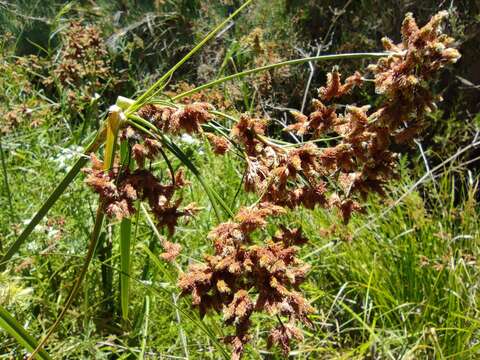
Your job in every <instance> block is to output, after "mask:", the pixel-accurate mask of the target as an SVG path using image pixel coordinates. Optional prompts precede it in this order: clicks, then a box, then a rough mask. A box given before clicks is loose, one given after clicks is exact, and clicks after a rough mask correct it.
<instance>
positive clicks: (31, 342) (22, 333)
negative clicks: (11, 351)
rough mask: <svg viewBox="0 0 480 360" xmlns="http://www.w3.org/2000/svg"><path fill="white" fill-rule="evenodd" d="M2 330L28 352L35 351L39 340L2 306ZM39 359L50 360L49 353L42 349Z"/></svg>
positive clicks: (0, 325) (0, 324)
mask: <svg viewBox="0 0 480 360" xmlns="http://www.w3.org/2000/svg"><path fill="white" fill-rule="evenodd" d="M0 328H2V329H3V330H5V331H6V332H7V333H8V334H10V335H11V336H12V337H14V338H15V340H17V341H18V342H19V343H20V345H22V346H23V347H25V348H26V349H27V350H28V351H33V350H34V349H35V348H36V346H37V340H35V338H34V337H33V336H31V335H30V334H29V333H28V332H27V331H26V330H25V329H24V328H23V326H22V325H20V324H19V323H18V321H17V320H15V318H14V317H13V316H12V315H10V313H9V312H8V311H7V310H5V309H4V308H3V307H2V306H1V305H0ZM38 358H40V359H42V360H50V359H51V357H50V356H48V354H47V352H46V351H45V350H43V349H42V351H40V352H39V353H38Z"/></svg>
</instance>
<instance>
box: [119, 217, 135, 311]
mask: <svg viewBox="0 0 480 360" xmlns="http://www.w3.org/2000/svg"><path fill="white" fill-rule="evenodd" d="M131 235H132V221H131V220H130V219H127V218H124V219H122V222H121V223H120V269H121V270H122V271H121V273H120V306H121V309H122V318H123V319H124V320H127V319H128V303H129V297H130V240H131Z"/></svg>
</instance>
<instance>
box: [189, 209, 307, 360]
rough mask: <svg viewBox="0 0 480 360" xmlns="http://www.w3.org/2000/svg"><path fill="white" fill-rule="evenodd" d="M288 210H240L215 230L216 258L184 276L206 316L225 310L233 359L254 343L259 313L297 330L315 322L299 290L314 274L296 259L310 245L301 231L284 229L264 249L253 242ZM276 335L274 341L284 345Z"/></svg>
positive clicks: (211, 236) (194, 268)
mask: <svg viewBox="0 0 480 360" xmlns="http://www.w3.org/2000/svg"><path fill="white" fill-rule="evenodd" d="M284 212H285V210H284V209H283V208H282V207H280V206H277V205H274V204H270V203H260V204H258V205H257V206H253V207H249V208H242V209H240V211H239V212H238V214H237V215H236V216H235V218H234V219H233V221H230V222H226V223H222V224H220V225H219V226H217V227H216V228H215V229H213V230H212V231H211V232H210V234H209V238H210V239H211V240H212V241H213V243H214V248H215V251H214V254H213V255H207V256H205V263H204V264H194V265H191V266H190V267H189V269H188V271H187V272H186V273H184V274H182V275H181V276H180V279H179V286H180V288H181V290H182V294H184V295H185V294H190V295H192V303H193V305H194V306H195V307H197V308H198V309H199V311H200V314H201V315H202V316H203V315H205V314H206V312H207V311H209V310H214V311H217V312H221V313H223V316H224V320H225V322H226V324H228V325H233V326H235V335H234V336H228V337H226V338H225V341H226V342H227V343H229V344H231V345H232V347H233V355H232V358H233V359H238V358H239V357H240V355H241V353H242V351H243V348H244V345H245V344H246V343H247V342H248V341H249V339H250V337H249V335H248V330H249V327H250V317H251V315H252V313H254V312H266V313H267V314H270V315H279V316H284V317H287V318H288V319H289V322H290V325H289V326H290V327H292V328H293V326H294V325H293V324H294V322H295V321H296V320H298V321H301V322H303V323H306V324H309V320H308V318H307V316H308V315H309V314H310V313H312V312H313V308H312V307H311V306H310V305H309V303H308V302H307V301H306V300H305V299H304V297H303V296H302V295H301V294H300V292H299V286H300V284H301V283H302V282H303V281H304V279H305V276H306V274H307V272H308V266H307V265H306V264H304V263H302V261H301V260H299V259H298V258H297V257H296V254H297V251H298V249H297V247H296V246H297V245H301V244H303V243H305V242H306V239H305V238H304V237H303V236H302V234H301V231H300V230H299V229H293V230H290V229H287V228H286V227H282V230H281V231H280V232H278V233H277V235H276V236H275V237H273V238H272V239H270V240H268V241H266V242H265V244H264V245H255V244H253V240H252V238H251V234H252V233H253V232H254V231H255V230H258V229H265V227H266V225H267V217H271V216H278V215H280V214H282V213H284ZM292 331H293V330H292ZM273 334H274V336H273V337H272V340H273V341H274V342H278V341H280V338H278V337H277V336H276V335H275V331H274V332H273ZM281 341H282V343H283V345H282V346H283V347H286V346H288V345H287V343H288V341H287V340H285V339H282V340H281Z"/></svg>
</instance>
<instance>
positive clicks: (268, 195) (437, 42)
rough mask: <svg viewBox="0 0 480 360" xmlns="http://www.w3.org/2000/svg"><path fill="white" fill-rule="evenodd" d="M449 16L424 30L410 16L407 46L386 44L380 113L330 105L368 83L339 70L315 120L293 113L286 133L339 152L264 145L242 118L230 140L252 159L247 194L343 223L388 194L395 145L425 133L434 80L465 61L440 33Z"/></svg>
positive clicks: (379, 76) (379, 70)
mask: <svg viewBox="0 0 480 360" xmlns="http://www.w3.org/2000/svg"><path fill="white" fill-rule="evenodd" d="M445 15H446V13H443V12H442V13H439V14H437V15H435V16H434V17H433V18H432V19H431V20H430V22H429V23H428V24H426V25H425V26H424V27H422V28H418V26H417V25H416V23H415V21H414V20H413V18H412V16H411V15H410V14H409V15H407V17H406V19H405V21H404V24H403V26H402V38H403V42H402V44H399V45H393V43H392V42H391V41H390V40H388V39H386V40H384V44H385V47H386V49H387V50H388V51H391V52H392V54H391V55H389V56H388V57H385V58H382V59H380V60H379V61H378V63H377V64H376V65H371V66H370V67H369V69H370V70H371V71H372V72H373V74H374V75H375V85H376V92H377V93H379V94H382V95H383V96H384V98H383V103H382V105H381V106H380V107H379V108H378V109H377V110H376V111H374V112H370V107H369V106H362V107H357V106H346V108H345V112H344V113H343V114H340V113H338V112H337V109H338V107H339V106H338V105H337V104H335V103H332V104H327V103H328V102H331V101H332V100H336V99H338V98H340V97H341V96H343V95H345V94H346V93H348V92H350V91H351V90H352V89H353V88H354V87H355V86H360V85H362V82H363V79H362V76H361V75H360V73H358V72H356V73H355V74H354V75H352V76H350V77H348V78H347V79H346V80H345V82H344V83H342V80H341V75H340V73H339V72H338V69H337V68H334V70H333V71H332V73H330V74H329V75H328V78H327V84H326V86H325V87H322V88H320V89H319V95H320V100H314V102H313V107H314V111H313V112H312V113H311V114H310V115H309V116H305V115H303V114H301V113H299V112H294V113H293V116H294V118H295V119H296V123H294V124H292V125H290V126H288V127H287V128H286V130H287V131H290V132H294V133H296V134H297V135H301V136H303V135H306V136H309V138H310V140H317V139H318V138H319V137H321V136H324V137H327V136H330V137H334V138H337V139H338V138H340V139H341V140H339V141H337V142H336V144H335V145H334V146H331V147H326V148H323V149H321V148H319V147H317V146H316V145H313V144H312V142H310V143H309V144H306V145H303V146H301V147H299V148H296V149H286V148H284V147H279V146H276V145H275V144H274V143H271V142H268V141H266V140H265V138H264V136H263V135H264V134H265V127H266V125H265V123H264V122H262V121H256V120H254V119H249V120H246V119H241V121H240V122H239V124H237V125H236V127H235V128H234V129H233V130H232V135H233V136H234V137H235V138H236V139H237V140H238V141H239V142H241V143H242V144H243V145H244V147H245V149H246V152H247V154H248V156H249V159H248V161H247V171H246V176H245V179H246V181H245V185H246V189H247V190H250V191H252V190H253V191H257V192H258V193H260V194H261V195H262V199H263V200H265V201H269V202H272V203H275V204H278V205H282V206H287V207H295V206H298V205H303V206H305V207H307V208H313V207H315V206H316V205H320V206H323V207H332V206H334V207H337V208H339V209H340V211H341V213H342V215H343V218H344V220H345V221H348V220H349V218H350V216H351V213H352V212H353V211H356V210H360V209H361V207H360V205H359V203H358V202H357V201H356V200H355V196H354V195H355V194H357V195H360V196H361V197H365V196H367V194H369V193H371V192H377V193H380V194H382V193H383V186H384V184H385V183H386V182H387V181H388V180H389V179H391V178H392V177H394V176H395V165H396V154H395V153H394V152H393V151H392V150H391V143H392V141H395V142H397V143H400V142H406V141H410V140H412V139H414V138H415V137H416V136H418V135H419V133H420V131H421V130H422V129H423V127H424V119H425V114H426V113H427V112H428V111H430V109H432V108H434V106H435V104H434V101H435V100H436V99H435V97H434V96H433V95H432V93H431V91H430V89H429V88H428V80H431V79H432V77H433V76H434V74H435V72H437V71H438V70H439V69H441V68H442V67H443V66H444V65H446V64H450V63H453V62H455V61H456V60H457V59H458V58H459V56H460V55H459V53H458V51H457V50H455V49H454V48H452V47H450V45H451V44H452V42H453V40H452V39H451V38H448V37H447V36H445V35H443V34H441V32H440V24H441V20H442V19H443V18H444V17H445ZM369 113H370V114H369ZM327 184H328V185H329V187H328V188H327Z"/></svg>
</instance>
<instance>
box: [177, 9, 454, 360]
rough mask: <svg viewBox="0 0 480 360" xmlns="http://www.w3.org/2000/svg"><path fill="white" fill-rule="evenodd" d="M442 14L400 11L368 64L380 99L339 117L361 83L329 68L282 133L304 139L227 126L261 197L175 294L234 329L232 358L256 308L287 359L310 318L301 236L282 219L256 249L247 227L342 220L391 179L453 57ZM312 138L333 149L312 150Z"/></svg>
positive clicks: (246, 122) (222, 229)
mask: <svg viewBox="0 0 480 360" xmlns="http://www.w3.org/2000/svg"><path fill="white" fill-rule="evenodd" d="M445 15H446V14H445V13H443V12H442V13H439V14H437V15H435V16H434V17H433V18H432V19H431V21H430V22H429V23H428V24H427V25H425V26H424V27H422V28H418V26H417V25H416V23H415V21H414V20H413V17H412V16H411V15H410V14H408V15H407V17H406V19H405V21H404V24H403V26H402V39H403V41H402V44H399V45H394V44H393V43H392V42H391V41H390V40H388V39H385V40H384V45H385V49H386V50H387V51H389V52H390V54H389V55H388V56H386V57H385V58H382V59H380V60H379V61H378V62H377V64H375V65H371V66H370V67H369V70H370V71H371V72H372V73H373V74H374V77H375V78H374V81H375V89H376V92H377V93H378V94H381V95H382V96H383V101H382V103H381V105H380V106H379V107H378V108H377V109H376V110H374V111H372V110H371V109H370V106H352V105H348V106H346V107H345V111H344V112H343V113H339V112H338V109H339V108H341V107H340V106H339V105H338V104H335V103H331V102H332V101H333V100H335V101H336V100H338V99H339V98H341V97H342V96H344V95H345V94H347V93H349V92H351V91H352V90H353V88H354V87H356V86H361V85H363V82H364V81H365V79H364V78H363V77H362V75H361V74H360V73H359V72H356V73H355V74H354V75H352V76H350V77H347V78H346V80H345V81H344V82H342V80H341V75H340V73H339V71H338V69H337V68H334V69H333V71H332V72H331V73H330V74H329V75H328V77H327V84H326V86H325V87H322V88H320V89H319V97H320V99H319V100H314V101H313V108H314V111H313V112H312V113H311V114H310V115H309V116H306V115H304V114H302V113H300V112H293V113H292V115H293V117H294V118H295V120H296V122H295V123H294V124H292V125H290V126H288V127H287V128H286V129H285V130H286V131H289V132H292V133H295V134H296V135H299V136H306V137H308V139H309V141H307V142H306V143H305V144H303V145H300V146H293V147H289V146H279V145H277V144H278V143H276V142H275V141H272V140H271V139H269V138H267V137H266V133H267V122H266V121H265V120H262V119H255V118H252V117H249V116H248V115H242V116H241V118H240V119H239V121H238V122H237V123H236V124H235V126H234V127H233V128H232V131H231V137H232V139H233V140H234V141H236V142H237V143H239V144H240V145H241V146H242V147H243V149H244V152H245V157H246V170H245V175H244V182H245V189H246V190H247V191H254V192H257V193H258V194H259V195H260V201H261V202H260V204H259V205H257V206H253V207H250V208H242V209H240V210H239V212H238V213H237V215H236V216H235V217H234V219H233V221H229V222H226V223H223V224H220V225H219V226H217V227H216V228H215V229H213V230H212V231H211V233H210V235H209V237H210V239H211V240H212V241H213V245H214V254H213V255H207V256H205V262H204V263H203V264H195V265H191V266H190V267H189V269H188V271H187V272H186V273H184V274H182V275H181V277H180V280H179V286H180V288H181V289H182V294H184V295H185V294H190V295H191V296H192V303H193V305H194V306H195V307H197V308H198V309H199V311H200V314H201V315H202V316H203V315H204V314H205V313H206V312H207V311H209V310H214V311H217V312H223V314H224V320H225V323H226V324H230V325H234V326H235V335H232V336H228V337H226V338H225V341H227V342H228V343H230V344H231V346H232V349H233V354H232V359H239V358H240V357H241V354H242V352H243V351H244V346H245V344H246V343H247V342H248V341H249V340H250V336H249V334H248V330H249V327H250V317H251V315H252V314H253V313H254V312H261V311H262V312H266V313H267V314H270V315H278V316H279V318H278V319H279V323H280V324H279V326H277V327H276V328H274V329H273V330H272V331H271V332H270V335H269V337H268V346H269V347H270V346H272V345H273V344H276V345H278V346H279V347H280V348H281V350H282V351H283V353H284V354H285V356H286V355H287V354H288V353H289V351H290V341H291V340H292V339H295V340H301V339H302V332H301V331H300V329H299V328H298V327H297V326H296V323H295V322H296V321H297V320H299V321H300V322H303V323H305V324H307V325H308V324H309V320H308V315H309V314H311V313H312V312H313V311H314V309H313V308H312V307H311V306H310V305H309V304H308V302H307V301H306V300H305V299H304V298H303V296H302V295H301V294H300V292H299V285H300V284H301V283H302V282H303V281H304V279H305V276H306V274H307V271H308V266H306V265H305V264H303V263H302V262H301V261H300V260H299V259H298V258H297V257H296V254H297V251H298V250H297V246H299V245H302V244H305V243H306V242H307V239H306V238H305V237H303V235H302V233H301V231H300V230H299V229H288V228H287V227H285V226H283V225H280V231H279V232H278V233H277V234H276V235H275V236H274V237H273V238H271V239H269V240H266V241H265V242H264V244H263V245H256V244H253V243H252V242H253V240H252V238H251V233H252V232H253V231H255V230H257V229H264V228H265V227H266V225H267V217H269V216H272V215H273V216H278V215H280V214H282V213H283V212H284V211H285V210H283V209H284V208H294V207H297V206H303V207H306V208H309V209H313V208H314V207H316V206H321V207H324V208H332V207H335V208H338V209H339V211H340V213H341V215H342V216H343V219H344V221H345V222H348V221H349V219H350V218H351V216H352V213H354V212H356V211H361V210H362V207H361V206H360V203H359V202H358V198H359V197H360V198H362V197H366V196H367V195H368V194H370V193H379V194H384V186H385V184H386V183H387V181H388V180H390V179H392V178H394V177H395V176H396V172H395V166H396V163H397V161H396V160H397V155H396V154H395V153H394V151H393V150H392V146H391V145H392V143H394V142H397V143H402V142H409V141H411V140H412V139H414V138H415V137H417V136H418V135H419V134H420V131H421V130H422V129H423V127H424V124H423V122H424V119H425V115H426V114H427V112H428V111H430V110H431V109H433V108H434V106H435V104H434V101H435V100H438V99H436V98H435V97H434V96H433V95H432V93H431V91H430V89H429V88H428V87H427V82H428V81H429V80H431V79H432V77H433V76H434V73H435V72H437V71H438V70H439V69H441V68H442V67H443V66H445V65H447V64H451V63H454V62H455V61H456V60H457V59H458V58H459V56H460V55H459V53H458V51H457V50H455V49H454V48H452V47H451V44H452V39H450V38H448V37H446V36H445V35H443V34H441V32H440V22H441V20H442V19H443V18H444V17H445ZM321 136H324V137H325V138H324V139H322V138H321ZM317 140H325V141H328V142H329V143H330V144H332V143H333V145H331V146H327V147H324V148H320V147H319V146H318V145H317V144H316V143H317ZM281 317H284V318H287V320H288V321H285V322H284V321H281V320H280V319H281Z"/></svg>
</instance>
